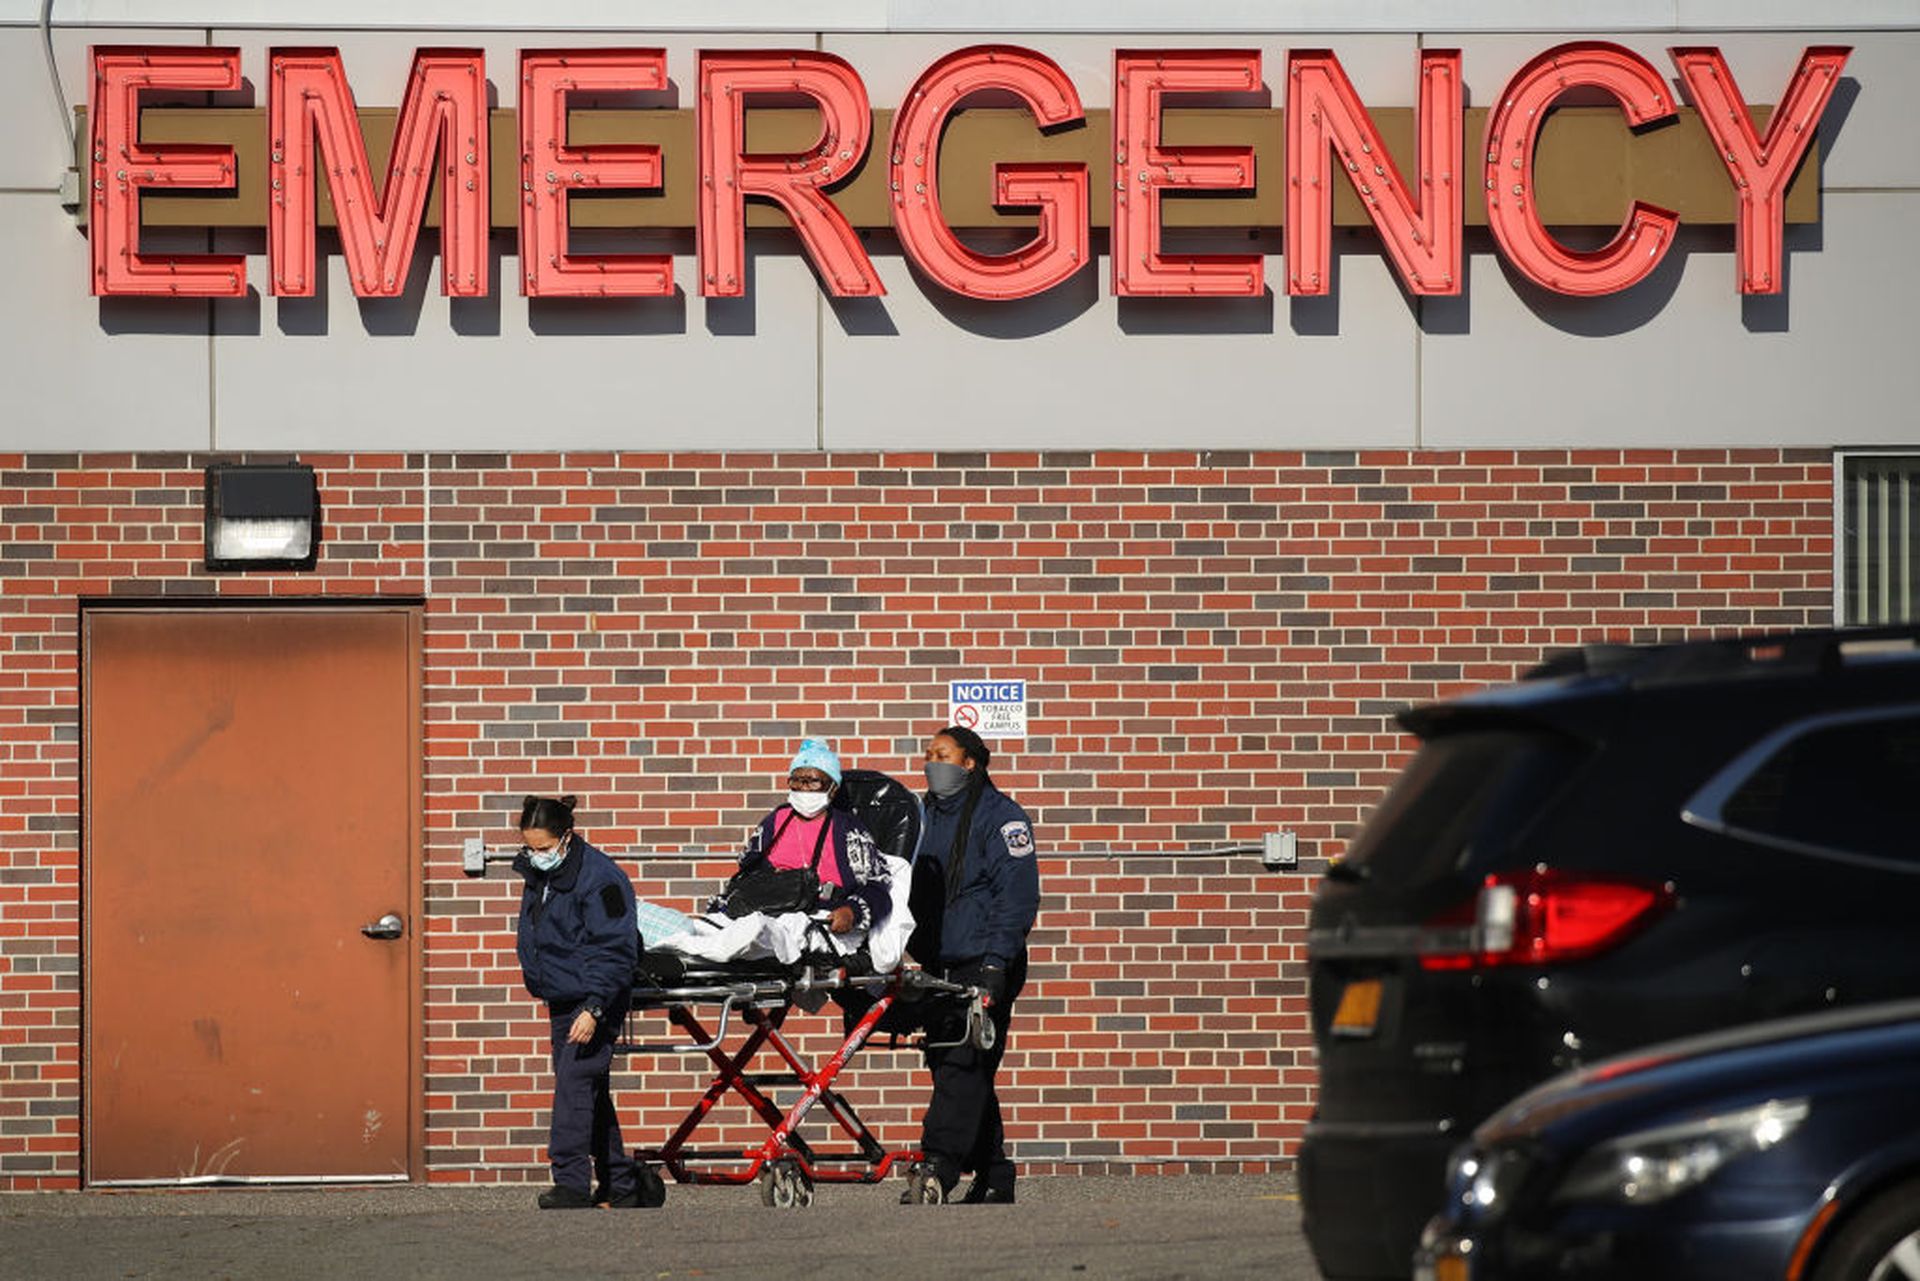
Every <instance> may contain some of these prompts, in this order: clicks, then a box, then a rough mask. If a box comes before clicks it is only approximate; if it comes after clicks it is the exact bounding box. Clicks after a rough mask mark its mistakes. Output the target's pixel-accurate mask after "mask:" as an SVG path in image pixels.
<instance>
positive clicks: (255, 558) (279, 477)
mask: <svg viewBox="0 0 1920 1281" xmlns="http://www.w3.org/2000/svg"><path fill="white" fill-rule="evenodd" d="M206 538H207V541H206V566H207V568H208V569H210V570H216V571H224V570H243V569H312V568H313V565H314V560H315V558H316V556H317V555H318V554H319V550H320V493H319V489H318V487H317V486H316V485H315V483H314V478H313V468H311V467H308V466H306V465H305V464H302V463H266V464H263V463H214V464H213V465H212V466H210V467H208V468H207V536H206Z"/></svg>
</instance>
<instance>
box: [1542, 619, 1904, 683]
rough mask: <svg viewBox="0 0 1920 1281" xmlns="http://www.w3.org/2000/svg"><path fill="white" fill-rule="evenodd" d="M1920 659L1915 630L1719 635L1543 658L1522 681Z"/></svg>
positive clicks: (1675, 678)
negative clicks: (1663, 643)
mask: <svg viewBox="0 0 1920 1281" xmlns="http://www.w3.org/2000/svg"><path fill="white" fill-rule="evenodd" d="M1900 657H1908V658H1920V624H1916V623H1906V624H1897V625H1891V626H1882V627H1830V628H1817V629H1810V630H1806V631H1797V632H1765V633H1759V634H1755V635H1749V636H1720V637H1715V638H1713V639H1711V640H1698V641H1683V642H1680V643H1677V644H1670V645H1623V644H1617V643H1601V644H1594V645H1583V646H1581V647H1580V648H1578V649H1564V650H1558V651H1555V652H1553V653H1550V654H1548V655H1547V656H1546V657H1545V658H1544V659H1543V660H1542V661H1541V662H1540V663H1539V665H1538V666H1536V667H1534V668H1532V669H1531V670H1529V671H1527V672H1526V673H1524V674H1523V675H1522V676H1521V679H1522V680H1547V679H1551V678H1553V677H1557V676H1607V675H1620V676H1623V677H1625V678H1626V679H1627V680H1628V681H1629V682H1630V683H1632V684H1634V685H1667V684H1685V683H1688V682H1691V681H1704V680H1714V679H1723V678H1728V677H1741V676H1764V675H1773V674H1785V673H1798V674H1802V675H1804V674H1807V673H1814V672H1823V671H1832V670H1835V669H1837V668H1839V667H1841V666H1844V665H1846V664H1849V663H1855V662H1864V661H1873V660H1876V659H1888V658H1900Z"/></svg>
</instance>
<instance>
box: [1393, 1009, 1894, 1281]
mask: <svg viewBox="0 0 1920 1281" xmlns="http://www.w3.org/2000/svg"><path fill="white" fill-rule="evenodd" d="M1414 1264H1415V1268H1414V1274H1415V1276H1416V1278H1418V1279H1419V1281H1491V1279H1492V1278H1510V1279H1513V1281H1527V1279H1528V1278H1546V1277H1552V1278H1554V1279H1555V1281H1580V1279H1583V1278H1595V1279H1597V1278H1615V1277H1632V1278H1634V1281H1661V1279H1662V1278H1673V1279H1674V1281H1712V1279H1713V1278H1727V1281H1735V1279H1737V1281H1757V1279H1765V1278H1777V1279H1782V1281H1920V1001H1903V1002H1899V1003H1895V1004H1887V1005H1877V1006H1860V1007H1855V1008H1852V1009H1845V1010H1837V1011H1834V1012H1832V1013H1830V1014H1820V1015H1812V1016H1808V1017H1804V1018H1796V1019H1784V1020H1779V1021H1776V1022H1771V1023H1764V1024H1756V1025H1752V1026H1749V1027H1744V1028H1740V1029H1737V1030H1734V1031H1730V1032H1723V1033H1719V1034H1715V1035H1712V1036H1706V1037H1700V1038H1696V1039H1693V1040H1688V1041H1675V1042H1670V1043H1668V1044H1665V1045H1660V1046H1654V1047H1650V1048H1648V1049H1646V1050H1644V1051H1641V1052H1638V1053H1636V1054H1633V1055H1631V1056H1627V1057H1622V1058H1617V1059H1612V1060H1609V1061H1607V1062H1604V1063H1600V1064H1596V1065H1595V1066H1593V1067H1590V1068H1587V1069H1585V1070H1582V1071H1579V1072H1573V1073H1569V1074H1568V1075H1566V1076H1562V1077H1559V1078H1556V1079H1555V1080H1553V1081H1550V1082H1548V1083H1547V1084H1545V1085H1543V1086H1540V1087H1539V1088H1537V1089H1535V1090H1532V1091H1530V1092H1528V1093H1527V1094H1525V1095H1522V1096H1521V1097H1520V1098H1518V1099H1516V1100H1515V1101H1514V1102H1512V1103H1510V1104H1508V1105H1507V1106H1506V1107H1504V1108H1502V1109H1501V1110H1500V1111H1499V1112H1497V1113H1495V1114H1494V1115H1493V1116H1492V1117H1491V1118H1490V1119H1489V1120H1488V1121H1487V1122H1486V1123H1485V1124H1484V1125H1482V1126H1481V1127H1480V1128H1479V1129H1478V1130H1476V1131H1475V1132H1474V1135H1473V1140H1472V1142H1471V1143H1469V1144H1468V1145H1466V1146H1465V1147H1462V1148H1461V1149H1459V1150H1458V1151H1457V1152H1456V1153H1455V1154H1454V1156H1453V1159H1452V1161H1451V1163H1450V1166H1449V1169H1448V1174H1447V1200H1446V1204H1445V1208H1444V1209H1443V1210H1442V1212H1441V1213H1440V1214H1439V1215H1438V1216H1437V1217H1435V1218H1434V1219H1433V1221H1432V1222H1431V1223H1429V1224H1428V1225H1427V1229H1426V1232H1425V1234H1424V1236H1423V1237H1422V1240H1421V1245H1420V1249H1419V1251H1418V1252H1417V1254H1416V1256H1415V1260H1414Z"/></svg>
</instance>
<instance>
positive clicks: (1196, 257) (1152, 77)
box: [1113, 49, 1266, 298]
mask: <svg viewBox="0 0 1920 1281" xmlns="http://www.w3.org/2000/svg"><path fill="white" fill-rule="evenodd" d="M1259 87H1260V53H1259V51H1258V50H1256V49H1168V50H1164V51H1157V52H1156V51H1142V50H1128V49H1122V50H1119V51H1118V52H1116V53H1115V54H1114V55H1113V154H1114V166H1113V292H1114V293H1115V294H1118V295H1121V296H1127V295H1135V296H1146V295H1157V296H1160V297H1168V296H1173V295H1181V296H1185V295H1194V296H1196V297H1197V296H1202V295H1204V296H1207V297H1214V298H1242V297H1246V298H1257V297H1259V295H1260V294H1261V292H1262V291H1263V290H1265V288H1266V283H1265V274H1264V273H1265V262H1264V260H1263V259H1262V258H1261V256H1260V255H1259V254H1163V253H1161V252H1160V191H1161V189H1162V188H1165V187H1173V188H1177V189H1180V190H1183V191H1242V190H1246V189H1248V188H1251V187H1252V186H1253V149H1252V148H1251V147H1162V146H1161V145H1160V111H1161V107H1162V105H1163V103H1164V101H1165V99H1166V96H1167V95H1168V94H1170V93H1223V92H1234V91H1241V92H1247V93H1251V92H1253V91H1254V90H1256V89H1258V88H1259Z"/></svg>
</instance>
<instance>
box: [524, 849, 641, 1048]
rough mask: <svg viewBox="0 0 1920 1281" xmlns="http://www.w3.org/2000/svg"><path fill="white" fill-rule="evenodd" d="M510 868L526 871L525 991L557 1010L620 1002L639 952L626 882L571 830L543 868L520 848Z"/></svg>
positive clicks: (629, 988)
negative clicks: (552, 863)
mask: <svg viewBox="0 0 1920 1281" xmlns="http://www.w3.org/2000/svg"><path fill="white" fill-rule="evenodd" d="M513 870H514V871H516V872H518V873H520V875H521V876H523V877H525V878H526V881H527V886H526V889H525V891H523V892H522V893H521V895H520V926H519V936H518V937H517V938H516V939H515V940H514V948H515V950H516V951H517V952H518V953H519V954H520V973H521V974H522V975H523V976H524V977H525V979H526V983H527V991H528V992H530V993H532V994H533V995H534V996H536V997H538V998H539V999H540V1000H542V1001H545V1002H546V1003H547V1004H549V1005H551V1006H553V1007H554V1008H555V1009H556V1010H559V1011H561V1012H565V1011H567V1010H569V1009H572V1008H573V1007H575V1006H583V1005H587V1004H589V1003H590V1002H597V1003H598V1004H599V1005H600V1006H601V1007H602V1008H611V1007H612V1006H614V1005H615V1004H616V1003H622V1004H623V1003H624V1002H625V1001H626V1000H627V997H628V994H629V993H630V992H631V991H632V990H633V968H634V965H635V964H636V963H637V962H638V961H639V959H640V930H639V925H638V923H637V922H636V921H635V920H634V915H633V882H632V881H631V880H629V879H628V878H627V874H626V873H625V872H623V871H621V870H620V869H619V868H618V867H616V866H614V863H613V860H612V859H610V858H608V857H607V856H606V855H605V854H602V853H601V852H600V851H599V850H597V849H595V848H594V847H593V846H591V845H589V844H587V842H586V841H585V840H583V839H582V838H581V837H580V835H579V833H577V832H576V833H575V834H574V836H573V840H572V841H571V842H570V843H569V844H568V846H567V856H566V858H564V859H562V860H561V862H560V866H558V867H556V868H554V869H553V870H552V871H551V872H542V871H541V870H539V869H538V868H536V867H535V866H534V865H533V864H532V863H531V862H530V861H529V860H528V858H527V856H526V854H525V853H524V852H523V853H522V854H521V855H520V857H518V858H516V859H514V860H513Z"/></svg>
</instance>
